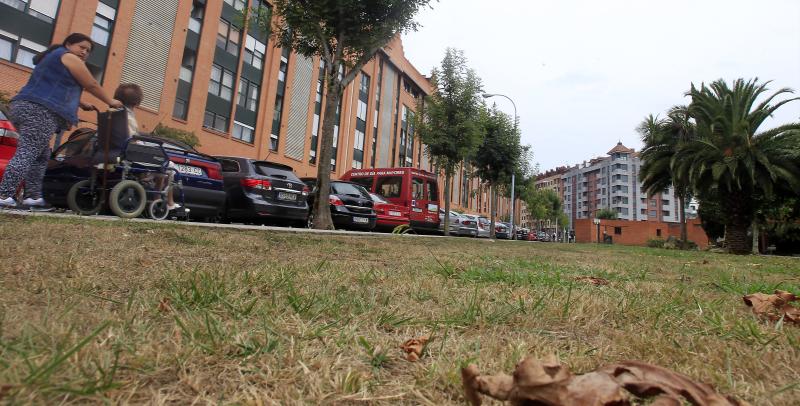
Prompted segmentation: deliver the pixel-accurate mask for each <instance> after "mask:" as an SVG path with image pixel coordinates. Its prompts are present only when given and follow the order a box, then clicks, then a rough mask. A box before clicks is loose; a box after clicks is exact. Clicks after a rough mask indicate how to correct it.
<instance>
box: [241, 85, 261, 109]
mask: <svg viewBox="0 0 800 406" xmlns="http://www.w3.org/2000/svg"><path fill="white" fill-rule="evenodd" d="M258 89H259V87H258V85H257V84H255V83H253V82H250V81H249V80H247V79H244V78H241V79H239V98H238V101H237V102H236V104H238V105H239V106H241V107H242V108H244V109H246V110H249V111H256V110H257V109H258Z"/></svg>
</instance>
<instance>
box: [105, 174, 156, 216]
mask: <svg viewBox="0 0 800 406" xmlns="http://www.w3.org/2000/svg"><path fill="white" fill-rule="evenodd" d="M108 205H109V207H111V212H112V213H114V214H115V215H117V216H118V217H121V218H126V219H131V218H134V217H139V216H140V215H141V214H142V212H143V211H144V209H145V206H146V205H147V194H146V192H145V190H144V187H142V185H140V184H139V183H138V182H136V181H133V180H129V179H126V180H123V181H122V182H120V183H117V184H116V185H114V187H113V188H112V189H111V193H109V196H108Z"/></svg>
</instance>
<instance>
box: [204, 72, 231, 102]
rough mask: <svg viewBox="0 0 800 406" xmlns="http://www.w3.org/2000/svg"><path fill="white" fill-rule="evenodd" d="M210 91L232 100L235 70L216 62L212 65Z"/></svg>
mask: <svg viewBox="0 0 800 406" xmlns="http://www.w3.org/2000/svg"><path fill="white" fill-rule="evenodd" d="M208 92H209V93H211V94H213V95H214V96H219V97H221V98H223V99H225V100H227V101H231V95H232V94H233V72H231V71H229V70H227V69H225V68H223V67H221V66H219V65H216V64H214V65H211V80H210V81H209V82H208Z"/></svg>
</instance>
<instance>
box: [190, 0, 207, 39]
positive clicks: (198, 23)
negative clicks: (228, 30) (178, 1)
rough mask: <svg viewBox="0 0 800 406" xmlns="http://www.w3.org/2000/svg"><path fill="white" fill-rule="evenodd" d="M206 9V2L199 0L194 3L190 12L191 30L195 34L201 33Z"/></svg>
mask: <svg viewBox="0 0 800 406" xmlns="http://www.w3.org/2000/svg"><path fill="white" fill-rule="evenodd" d="M205 11H206V10H205V4H203V3H201V2H199V1H197V0H195V1H194V2H193V3H192V12H191V13H190V14H189V30H191V31H192V32H194V33H195V34H200V30H201V29H202V28H203V16H204V15H205Z"/></svg>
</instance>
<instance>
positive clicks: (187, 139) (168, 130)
mask: <svg viewBox="0 0 800 406" xmlns="http://www.w3.org/2000/svg"><path fill="white" fill-rule="evenodd" d="M153 135H156V136H159V137H161V138H168V139H171V140H175V141H180V142H182V143H184V144H186V145H188V146H190V147H192V148H197V147H199V146H200V139H198V138H197V135H195V133H194V132H193V131H185V130H180V129H177V128H172V127H167V126H165V125H161V124H159V125H157V126H156V128H155V129H153Z"/></svg>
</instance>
